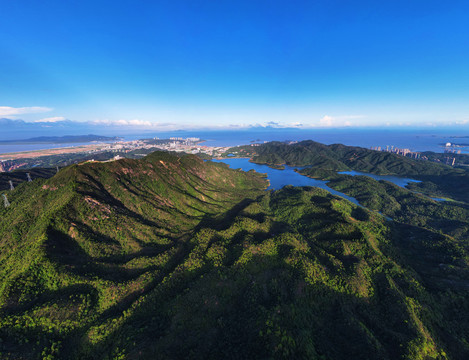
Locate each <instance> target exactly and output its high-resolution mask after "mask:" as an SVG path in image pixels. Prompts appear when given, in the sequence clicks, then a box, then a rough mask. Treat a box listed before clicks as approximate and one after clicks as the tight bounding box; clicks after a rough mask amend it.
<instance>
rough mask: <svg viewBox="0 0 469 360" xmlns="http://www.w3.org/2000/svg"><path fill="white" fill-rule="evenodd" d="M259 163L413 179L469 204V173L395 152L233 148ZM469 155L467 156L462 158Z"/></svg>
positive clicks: (308, 144)
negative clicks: (353, 171)
mask: <svg viewBox="0 0 469 360" xmlns="http://www.w3.org/2000/svg"><path fill="white" fill-rule="evenodd" d="M233 151H236V152H237V153H238V154H240V155H242V154H246V155H247V156H249V157H251V158H252V161H254V162H256V163H259V164H268V165H281V164H287V165H291V166H312V167H314V168H316V169H321V170H333V171H346V170H356V171H364V172H369V173H374V174H378V175H397V176H405V177H413V178H415V179H418V180H422V183H419V184H413V185H412V186H413V187H414V188H415V189H418V191H420V192H424V193H427V194H429V195H435V196H448V197H450V198H453V199H455V200H461V201H465V202H468V203H469V170H468V169H463V168H453V167H451V166H447V165H443V164H441V163H439V162H434V161H423V160H415V159H411V158H408V157H405V156H400V155H396V154H393V153H388V152H382V151H374V150H368V149H364V148H360V147H353V146H345V145H342V144H333V145H324V144H320V143H317V142H314V141H311V140H308V141H302V142H299V143H296V144H292V145H289V144H286V143H281V142H270V143H267V144H262V145H260V146H255V147H253V146H243V147H239V148H236V149H233V150H232V152H233ZM460 156H467V155H460Z"/></svg>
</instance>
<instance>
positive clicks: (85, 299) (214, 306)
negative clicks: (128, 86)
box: [0, 153, 469, 359]
mask: <svg viewBox="0 0 469 360" xmlns="http://www.w3.org/2000/svg"><path fill="white" fill-rule="evenodd" d="M265 185H266V183H265V180H264V179H263V178H261V177H260V176H259V175H257V174H254V173H252V172H250V173H244V172H241V171H235V170H230V169H228V168H227V167H226V166H224V165H223V164H212V163H204V162H202V161H201V160H199V159H197V158H196V157H193V156H186V157H175V156H173V155H169V154H166V153H155V154H152V155H150V156H149V157H147V158H145V159H143V160H138V161H136V160H120V161H117V162H112V163H105V164H99V163H94V164H85V165H80V166H72V167H69V168H66V169H65V170H62V171H61V172H59V174H57V175H56V176H54V177H53V178H51V179H49V180H36V181H35V182H33V183H29V184H28V183H26V184H23V185H21V186H19V187H18V188H17V189H16V190H15V191H14V192H12V193H10V194H11V196H10V201H11V203H12V206H11V207H10V208H8V209H6V210H5V209H3V210H1V214H0V215H1V220H0V234H1V243H0V245H1V248H0V276H1V279H0V280H1V284H2V287H1V288H0V296H1V297H0V301H1V313H0V321H1V323H0V324H1V325H0V339H1V342H0V351H1V353H2V358H6V359H34V358H50V359H53V358H56V359H119V358H120V359H124V358H128V359H136V358H143V359H154V358H155V357H156V356H157V357H158V358H162V359H165V358H166V359H179V358H204V359H207V358H213V359H216V358H222V357H228V358H239V359H246V358H298V359H301V358H308V359H315V358H317V359H350V358H358V357H360V358H370V359H372V358H374V359H396V358H409V359H424V358H427V357H428V358H445V357H447V356H448V357H449V358H451V359H465V358H467V356H468V355H469V347H468V345H467V344H468V340H469V339H468V338H467V334H468V333H469V332H468V331H467V330H468V328H469V326H468V324H467V322H464V321H461V320H460V318H459V316H458V314H464V313H466V312H467V310H468V305H467V301H465V300H464V294H465V293H464V289H461V287H460V286H453V285H454V284H453V283H452V282H451V281H452V280H451V277H448V276H447V274H446V269H445V268H444V267H437V269H435V270H434V271H433V272H432V273H431V274H429V273H428V271H425V270H427V268H426V267H424V265H425V264H426V265H428V264H433V263H435V262H436V263H437V262H439V261H441V260H442V259H443V260H445V264H447V266H453V265H454V264H455V263H456V262H457V261H460V260H461V259H462V260H464V259H465V256H466V255H465V252H464V250H463V249H456V250H455V249H453V248H452V247H450V246H448V244H450V243H451V239H449V238H447V237H446V236H444V235H441V234H438V233H437V232H435V231H432V230H431V229H430V230H429V229H422V228H419V227H416V226H413V227H412V228H410V229H409V228H407V227H404V226H403V225H399V224H397V225H391V224H390V223H388V222H385V221H384V220H383V218H382V217H381V216H379V215H377V214H375V213H370V212H369V211H367V210H365V209H362V208H357V207H355V206H354V205H352V204H350V203H349V202H347V201H345V200H343V199H340V198H336V197H333V196H331V195H330V194H328V193H327V192H326V191H323V190H321V189H317V188H293V187H286V188H284V189H282V190H280V191H277V192H273V193H271V192H265V191H262V189H263V188H264V187H265ZM408 234H412V236H413V238H414V241H413V242H412V244H411V246H409V242H408V241H406V237H407V236H408ZM435 244H440V246H439V247H438V248H437V249H435ZM417 251H418V253H420V254H425V256H428V259H427V260H425V259H421V258H420V259H419V260H418V261H416V260H415V255H416V253H417ZM458 251H459V252H458ZM437 255H438V256H437ZM430 260H431V261H430ZM432 261H433V262H432ZM422 264H423V265H422ZM460 265H461V264H460ZM435 276H440V277H442V278H445V277H446V278H447V279H449V280H450V282H449V283H448V284H447V286H446V287H445V288H444V289H442V288H433V287H430V286H429V285H428V284H431V282H430V281H429V280H428V279H430V280H431V279H433V278H435ZM458 285H460V284H458ZM448 291H449V292H448Z"/></svg>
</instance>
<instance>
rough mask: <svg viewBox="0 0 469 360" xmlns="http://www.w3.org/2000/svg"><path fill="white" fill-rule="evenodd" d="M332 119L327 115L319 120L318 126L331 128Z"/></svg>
mask: <svg viewBox="0 0 469 360" xmlns="http://www.w3.org/2000/svg"><path fill="white" fill-rule="evenodd" d="M333 121H334V118H333V117H332V116H329V115H325V116H324V117H323V118H322V119H321V120H319V125H321V126H332V123H333Z"/></svg>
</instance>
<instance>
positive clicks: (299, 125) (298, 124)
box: [290, 121, 303, 127]
mask: <svg viewBox="0 0 469 360" xmlns="http://www.w3.org/2000/svg"><path fill="white" fill-rule="evenodd" d="M290 126H293V127H302V126H303V124H302V123H300V122H298V121H297V122H293V123H291V124H290Z"/></svg>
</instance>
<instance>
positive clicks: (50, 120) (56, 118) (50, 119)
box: [34, 116, 65, 123]
mask: <svg viewBox="0 0 469 360" xmlns="http://www.w3.org/2000/svg"><path fill="white" fill-rule="evenodd" d="M63 120H65V118H64V117H63V116H54V117H48V118H44V119H40V120H36V121H34V122H35V123H55V122H58V121H63Z"/></svg>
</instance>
